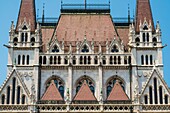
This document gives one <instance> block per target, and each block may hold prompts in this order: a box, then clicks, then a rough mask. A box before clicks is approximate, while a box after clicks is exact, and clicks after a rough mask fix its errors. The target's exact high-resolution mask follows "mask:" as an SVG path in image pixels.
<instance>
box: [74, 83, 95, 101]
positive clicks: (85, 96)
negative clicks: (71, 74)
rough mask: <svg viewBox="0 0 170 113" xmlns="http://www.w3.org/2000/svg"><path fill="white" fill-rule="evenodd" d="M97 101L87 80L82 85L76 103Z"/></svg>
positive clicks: (75, 99)
mask: <svg viewBox="0 0 170 113" xmlns="http://www.w3.org/2000/svg"><path fill="white" fill-rule="evenodd" d="M80 100H83V101H96V98H95V97H94V95H93V93H92V91H91V90H90V88H89V86H88V84H87V82H86V80H85V81H84V83H83V84H82V86H81V88H80V90H79V91H78V93H77V95H76V96H75V98H74V101H80Z"/></svg>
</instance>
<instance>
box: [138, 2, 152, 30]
mask: <svg viewBox="0 0 170 113" xmlns="http://www.w3.org/2000/svg"><path fill="white" fill-rule="evenodd" d="M145 18H146V21H147V23H148V24H149V23H150V22H151V26H152V31H153V32H154V31H155V28H154V22H153V17H152V10H151V5H150V0H137V6H136V32H137V33H139V30H140V28H139V25H140V23H142V24H143V23H144V21H145Z"/></svg>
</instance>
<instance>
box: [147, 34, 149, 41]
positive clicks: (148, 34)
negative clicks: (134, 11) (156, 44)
mask: <svg viewBox="0 0 170 113" xmlns="http://www.w3.org/2000/svg"><path fill="white" fill-rule="evenodd" d="M147 42H149V33H147Z"/></svg>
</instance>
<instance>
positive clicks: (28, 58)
mask: <svg viewBox="0 0 170 113" xmlns="http://www.w3.org/2000/svg"><path fill="white" fill-rule="evenodd" d="M29 60H30V57H29V55H27V65H29Z"/></svg>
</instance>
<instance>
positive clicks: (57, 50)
mask: <svg viewBox="0 0 170 113" xmlns="http://www.w3.org/2000/svg"><path fill="white" fill-rule="evenodd" d="M51 52H53V53H58V52H60V50H59V47H58V46H57V45H54V47H53V48H52V50H51Z"/></svg>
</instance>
